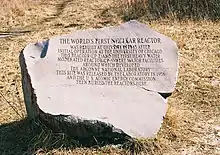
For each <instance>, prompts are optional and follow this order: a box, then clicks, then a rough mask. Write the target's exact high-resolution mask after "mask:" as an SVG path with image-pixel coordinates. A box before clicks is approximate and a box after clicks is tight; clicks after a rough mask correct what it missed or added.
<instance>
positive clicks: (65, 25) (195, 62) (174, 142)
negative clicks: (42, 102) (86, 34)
mask: <svg viewBox="0 0 220 155" xmlns="http://www.w3.org/2000/svg"><path fill="white" fill-rule="evenodd" d="M117 4H119V2H113V1H104V0H97V1H92V0H87V1H85V0H78V1H73V0H53V1H52V0H48V1H43V0H38V1H33V2H31V5H28V6H25V8H22V9H13V11H12V12H7V9H5V12H2V13H0V152H2V153H1V154H31V153H32V154H126V151H125V150H123V149H118V148H115V147H113V146H108V147H104V148H92V149H91V148H77V149H70V150H69V149H64V148H62V147H60V148H50V149H48V148H46V147H44V146H42V148H36V150H34V151H33V150H31V151H30V150H29V149H30V148H29V144H28V143H27V145H26V146H23V145H22V146H19V144H17V143H15V142H12V141H13V140H12V139H10V138H8V137H12V135H11V133H10V131H12V130H11V129H10V127H11V125H10V124H13V122H15V121H20V120H23V119H24V118H25V116H26V111H25V106H24V101H23V93H22V89H21V72H20V67H19V62H18V56H19V52H20V51H21V50H22V49H23V48H24V47H25V46H26V45H27V44H29V43H33V42H37V41H41V40H44V39H48V38H50V37H52V36H57V35H60V34H67V33H71V32H72V31H74V30H76V29H87V28H101V27H105V26H111V25H118V24H120V23H122V22H124V21H123V20H122V19H123V18H122V14H119V12H118V10H120V8H118V7H117V6H118V5H117ZM3 10H4V9H3ZM138 20H139V21H141V22H143V23H146V24H147V25H150V27H152V28H153V29H155V30H157V31H159V32H160V33H162V34H165V35H167V36H169V37H171V38H172V39H173V40H174V41H176V42H177V44H178V47H179V56H180V59H179V61H180V62H179V77H178V82H177V85H176V89H175V92H174V93H173V94H172V96H171V97H169V100H168V104H169V109H168V111H167V114H166V117H165V121H164V123H163V125H162V128H161V130H160V131H159V133H158V135H157V136H156V137H155V138H154V139H151V140H146V147H147V151H146V150H145V151H146V152H140V154H164V155H178V154H179V155H194V154H196V155H220V22H211V21H196V22H195V21H194V22H193V21H182V22H180V21H175V20H174V21H173V20H172V21H171V20H158V21H148V20H146V19H145V18H144V17H142V18H140V19H138ZM12 31H13V32H15V31H28V32H25V33H22V34H21V33H16V34H17V35H16V36H12V37H6V38H5V37H3V34H4V35H6V34H10V32H12ZM16 132H17V131H13V134H14V136H15V137H18V138H17V141H19V138H21V137H19V136H17V135H16ZM21 139H22V141H25V139H24V138H21ZM17 141H16V142H17ZM152 141H153V142H152ZM6 143H7V146H6ZM22 144H26V143H25V142H24V143H22ZM15 145H17V146H15ZM10 148H11V149H10ZM18 148H21V150H19V151H20V152H16V151H15V150H16V149H18ZM9 149H10V150H9Z"/></svg>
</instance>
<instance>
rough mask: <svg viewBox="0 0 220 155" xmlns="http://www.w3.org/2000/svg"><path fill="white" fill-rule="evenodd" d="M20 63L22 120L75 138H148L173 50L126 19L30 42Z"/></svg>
mask: <svg viewBox="0 0 220 155" xmlns="http://www.w3.org/2000/svg"><path fill="white" fill-rule="evenodd" d="M20 65H21V70H22V83H23V91H24V98H25V103H26V107H27V112H28V116H29V117H30V118H34V117H37V116H41V119H42V120H44V121H45V122H47V123H48V124H50V125H51V126H53V128H57V129H60V130H62V131H66V130H68V132H69V133H72V135H73V136H74V137H78V138H79V137H84V138H85V137H90V136H91V135H93V136H97V137H102V136H103V137H120V136H119V135H123V136H122V137H126V136H127V135H129V136H132V137H151V136H153V135H154V134H156V132H157V131H158V130H159V128H160V126H161V123H162V121H163V116H164V115H165V113H166V109H167V103H166V99H165V98H167V97H168V96H170V95H171V93H172V91H173V90H174V88H175V84H176V80H177V69H178V52H177V47H176V44H175V42H174V41H172V40H171V39H170V38H168V37H166V36H164V35H162V34H160V33H158V32H156V31H154V30H152V29H151V28H149V27H147V26H146V25H144V24H141V23H139V22H137V21H130V22H127V23H124V24H122V25H120V26H118V27H107V28H103V29H99V30H84V31H77V32H74V33H72V34H69V35H63V36H59V37H54V38H52V39H50V40H47V41H44V42H42V43H36V44H30V45H28V46H27V47H26V48H25V49H24V50H23V51H22V53H21V55H20ZM47 115H48V116H47ZM48 118H50V119H48ZM57 118H59V119H57ZM51 120H55V121H51ZM58 120H59V121H58ZM54 122H59V123H54ZM56 124H58V125H56ZM62 124H69V125H62ZM65 126H68V127H67V128H68V129H65ZM71 129H72V131H71ZM106 129H108V130H106ZM116 133H117V134H116Z"/></svg>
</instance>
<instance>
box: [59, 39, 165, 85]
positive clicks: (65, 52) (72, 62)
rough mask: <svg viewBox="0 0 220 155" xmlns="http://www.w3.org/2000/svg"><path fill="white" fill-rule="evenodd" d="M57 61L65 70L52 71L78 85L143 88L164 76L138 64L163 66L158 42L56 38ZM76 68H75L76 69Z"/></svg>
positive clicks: (151, 40) (150, 40)
mask: <svg viewBox="0 0 220 155" xmlns="http://www.w3.org/2000/svg"><path fill="white" fill-rule="evenodd" d="M59 44H60V46H59V47H62V45H67V46H65V47H66V48H58V49H57V53H58V57H57V61H58V62H59V63H61V62H64V63H68V64H69V69H62V68H59V69H56V75H57V76H64V77H65V78H66V79H67V80H72V81H73V82H74V83H76V84H78V85H126V86H144V85H146V83H147V82H149V81H152V82H153V81H157V78H159V77H163V76H166V70H165V69H163V68H162V69H161V68H150V67H146V65H145V66H143V65H142V64H160V63H163V62H164V59H163V57H162V53H163V49H160V48H152V47H151V44H161V39H160V38H101V39H100V38H92V39H85V38H74V39H71V38H60V39H59ZM77 64H78V65H77Z"/></svg>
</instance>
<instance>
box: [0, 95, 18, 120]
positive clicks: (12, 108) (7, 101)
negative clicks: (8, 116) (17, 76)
mask: <svg viewBox="0 0 220 155" xmlns="http://www.w3.org/2000/svg"><path fill="white" fill-rule="evenodd" d="M0 95H1V96H2V97H3V99H4V100H5V101H6V102H7V103H8V105H9V106H10V107H11V108H12V109H13V110H14V111H15V112H16V114H17V115H18V116H19V117H20V118H22V116H21V115H20V114H19V113H18V112H17V110H16V108H15V107H14V106H13V105H12V104H11V103H10V102H9V101H8V100H7V99H6V98H5V97H4V95H3V94H2V93H1V92H0Z"/></svg>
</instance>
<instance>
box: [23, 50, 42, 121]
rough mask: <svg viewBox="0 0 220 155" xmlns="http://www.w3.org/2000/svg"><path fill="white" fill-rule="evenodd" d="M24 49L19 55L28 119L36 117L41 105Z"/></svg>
mask: <svg viewBox="0 0 220 155" xmlns="http://www.w3.org/2000/svg"><path fill="white" fill-rule="evenodd" d="M23 52H24V49H23V50H22V51H21V53H20V55H19V63H20V67H21V75H22V90H23V95H24V101H25V106H26V111H27V115H28V119H35V118H36V117H37V116H38V114H39V107H38V105H37V97H36V94H35V93H34V88H33V87H32V85H31V78H30V75H29V74H28V71H27V65H26V63H25V58H24V53H23Z"/></svg>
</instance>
